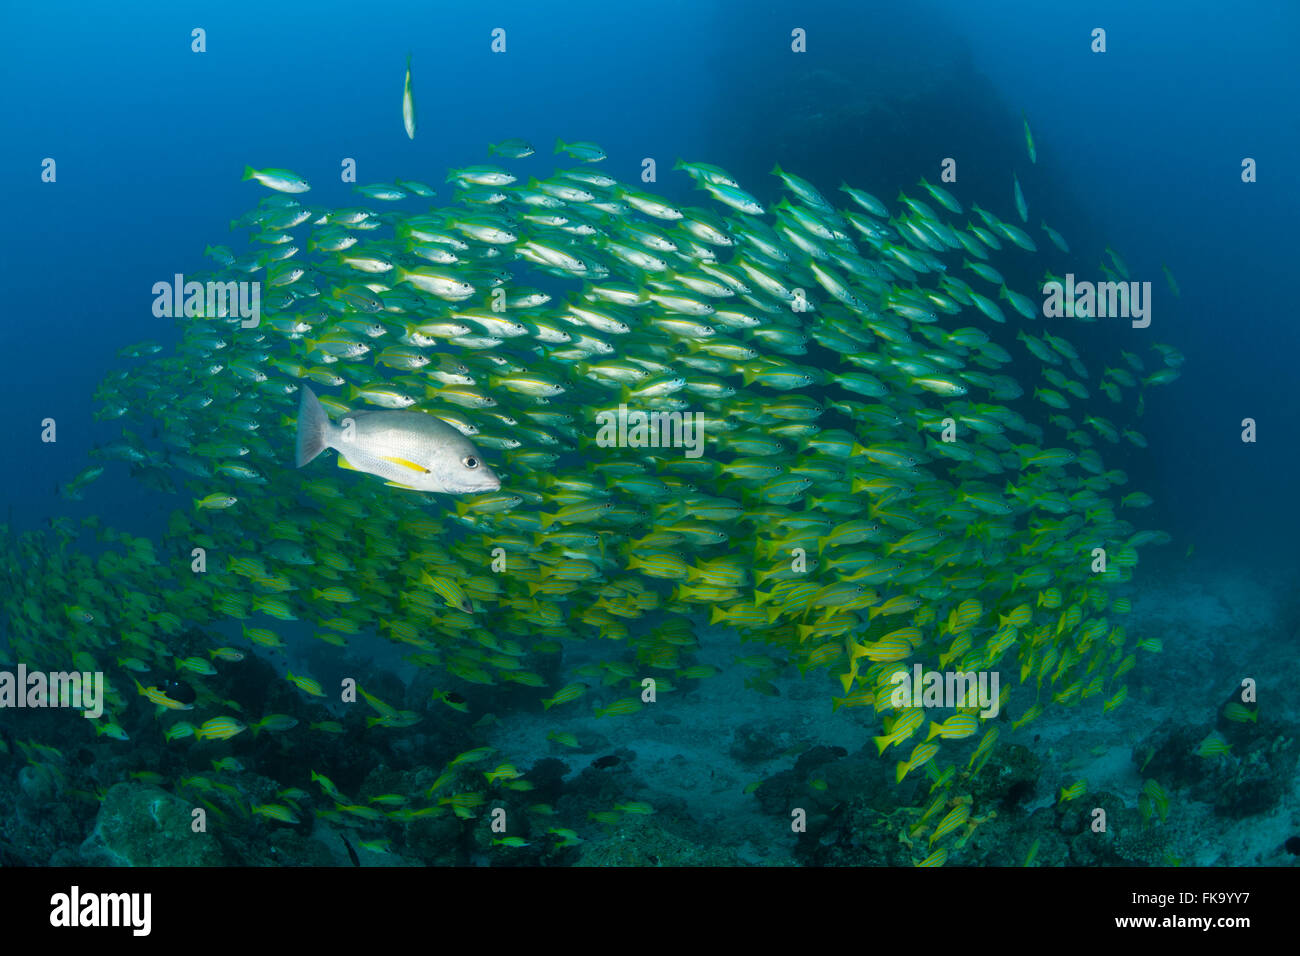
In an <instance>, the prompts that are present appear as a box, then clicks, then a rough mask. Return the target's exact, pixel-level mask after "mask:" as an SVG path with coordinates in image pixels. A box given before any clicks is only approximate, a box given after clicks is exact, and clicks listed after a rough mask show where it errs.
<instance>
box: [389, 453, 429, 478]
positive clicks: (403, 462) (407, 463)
mask: <svg viewBox="0 0 1300 956" xmlns="http://www.w3.org/2000/svg"><path fill="white" fill-rule="evenodd" d="M383 457H384V461H388V462H392V463H393V464H394V465H400V466H401V467H403V468H409V469H411V470H412V471H416V472H419V473H420V474H422V475H427V474H428V473H429V469H428V468H425V467H424V466H423V465H417V464H416V463H415V462H413V461H411V460H410V459H409V458H391V457H389V456H387V455H385V456H383Z"/></svg>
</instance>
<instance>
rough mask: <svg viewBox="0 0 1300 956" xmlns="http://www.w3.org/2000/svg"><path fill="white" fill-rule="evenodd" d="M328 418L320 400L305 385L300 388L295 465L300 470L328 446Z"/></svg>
mask: <svg viewBox="0 0 1300 956" xmlns="http://www.w3.org/2000/svg"><path fill="white" fill-rule="evenodd" d="M329 428H330V420H329V416H328V415H326V414H325V408H324V406H323V405H321V403H320V399H318V398H317V397H316V393H315V392H313V391H312V390H311V389H310V388H308V387H307V386H306V385H304V386H303V387H302V399H301V401H299V403H298V449H297V456H296V459H295V464H296V465H297V467H299V468H301V467H302V466H303V465H305V464H307V462H309V461H311V460H312V459H313V458H315V457H316V456H317V455H319V454H320V453H321V452H323V451H324V450H325V448H326V446H327V445H328V444H329Z"/></svg>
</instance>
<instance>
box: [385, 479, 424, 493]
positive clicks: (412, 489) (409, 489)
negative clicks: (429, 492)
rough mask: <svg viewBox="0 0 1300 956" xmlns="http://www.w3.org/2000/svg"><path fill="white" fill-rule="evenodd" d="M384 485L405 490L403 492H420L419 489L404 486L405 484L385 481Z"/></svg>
mask: <svg viewBox="0 0 1300 956" xmlns="http://www.w3.org/2000/svg"><path fill="white" fill-rule="evenodd" d="M384 484H386V485H388V486H389V487H391V488H401V489H403V490H405V491H419V490H420V489H419V488H412V487H411V486H410V485H403V484H400V483H398V482H396V481H385V482H384Z"/></svg>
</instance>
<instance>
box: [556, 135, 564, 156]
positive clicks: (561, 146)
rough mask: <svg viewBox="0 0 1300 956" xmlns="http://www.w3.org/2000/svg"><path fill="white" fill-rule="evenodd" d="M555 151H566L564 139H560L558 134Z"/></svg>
mask: <svg viewBox="0 0 1300 956" xmlns="http://www.w3.org/2000/svg"><path fill="white" fill-rule="evenodd" d="M555 151H556V152H557V153H562V152H564V140H562V139H560V137H558V136H557V137H555Z"/></svg>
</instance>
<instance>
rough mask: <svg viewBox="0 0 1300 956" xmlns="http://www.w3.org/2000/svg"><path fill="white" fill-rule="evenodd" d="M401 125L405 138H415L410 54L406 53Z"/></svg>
mask: <svg viewBox="0 0 1300 956" xmlns="http://www.w3.org/2000/svg"><path fill="white" fill-rule="evenodd" d="M402 126H403V127H404V128H405V129H406V138H407V139H415V94H414V93H413V92H411V54H409V53H408V54H407V55H406V82H405V83H403V84H402Z"/></svg>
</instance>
